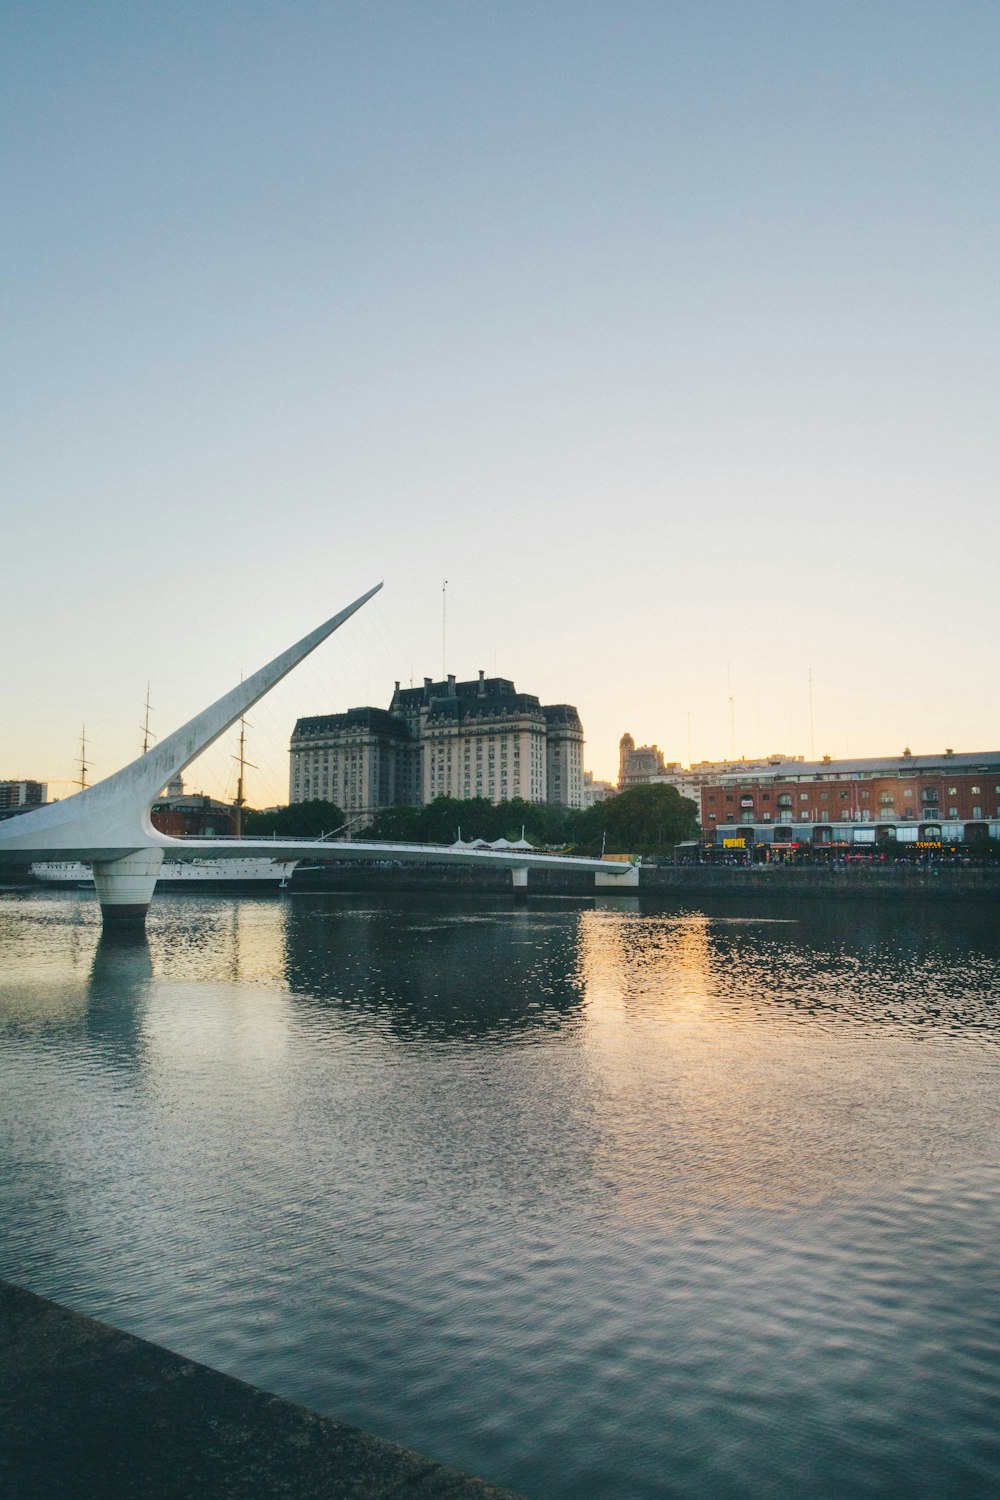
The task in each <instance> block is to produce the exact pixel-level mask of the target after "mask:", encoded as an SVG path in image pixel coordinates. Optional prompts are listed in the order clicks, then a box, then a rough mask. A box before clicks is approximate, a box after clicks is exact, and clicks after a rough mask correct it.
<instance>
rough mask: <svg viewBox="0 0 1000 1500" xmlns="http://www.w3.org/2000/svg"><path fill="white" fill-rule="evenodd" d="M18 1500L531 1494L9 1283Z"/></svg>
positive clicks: (1, 1477)
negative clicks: (477, 1475)
mask: <svg viewBox="0 0 1000 1500" xmlns="http://www.w3.org/2000/svg"><path fill="white" fill-rule="evenodd" d="M0 1351H2V1358H0V1431H2V1432H3V1434H4V1439H3V1442H2V1443H0V1494H2V1495H3V1496H4V1497H10V1500H31V1497H36V1500H43V1497H51V1500H56V1497H58V1500H95V1497H98V1496H102V1497H103V1496H108V1497H111V1496H114V1497H115V1500H151V1497H154V1496H155V1497H156V1500H192V1497H195V1496H197V1497H198V1500H251V1497H252V1500H278V1497H279V1496H282V1497H287V1500H400V1497H401V1496H403V1495H405V1496H406V1497H407V1500H518V1497H517V1496H516V1495H513V1494H512V1493H511V1492H510V1491H509V1490H501V1489H497V1488H496V1486H494V1485H492V1484H487V1483H485V1482H484V1481H483V1480H480V1479H473V1478H470V1477H469V1476H468V1475H465V1474H462V1473H460V1472H459V1471H458V1470H456V1469H449V1468H445V1467H444V1466H443V1465H441V1464H438V1463H435V1462H434V1461H433V1459H429V1458H424V1457H423V1456H422V1455H421V1454H419V1453H412V1452H410V1451H409V1449H406V1448H399V1447H397V1446H396V1445H395V1444H394V1443H389V1442H386V1441H384V1440H383V1439H382V1438H377V1437H371V1436H370V1435H369V1434H368V1433H366V1432H362V1431H361V1430H360V1429H359V1428H357V1427H348V1426H346V1425H345V1424H344V1423H342V1422H336V1421H334V1420H333V1419H332V1418H331V1417H324V1416H320V1415H319V1414H318V1413H317V1412H313V1411H309V1410H307V1409H306V1408H305V1407H303V1406H296V1405H294V1404H293V1403H292V1402H290V1401H282V1400H281V1399H280V1398H279V1397H277V1396H272V1395H270V1394H269V1393H268V1392H267V1391H262V1390H258V1389H257V1387H256V1386H251V1385H246V1384H245V1383H244V1382H243V1381H241V1380H234V1379H233V1378H232V1377H231V1376H229V1375H223V1374H220V1372H219V1371H218V1370H211V1369H209V1368H208V1366H207V1365H201V1364H197V1363H196V1362H195V1361H194V1360H189V1359H183V1358H182V1357H181V1356H180V1355H178V1354H172V1353H171V1352H170V1351H169V1350H167V1349H162V1348H160V1347H159V1346H158V1345H156V1344H150V1343H148V1342H147V1341H146V1340H145V1339H139V1338H134V1337H132V1335H131V1334H127V1333H122V1332H121V1331H120V1330H119V1329H117V1328H111V1327H109V1326H108V1325H107V1324H106V1323H99V1322H96V1321H95V1320H94V1319H93V1318H88V1317H84V1316H83V1315H82V1314H80V1313H76V1312H72V1311H70V1309H69V1308H66V1307H62V1306H60V1305H59V1304H58V1303H56V1302H49V1301H47V1300H46V1299H45V1298H44V1297H36V1296H35V1295H33V1293H31V1292H27V1291H24V1290H22V1289H21V1288H20V1287H16V1286H12V1285H11V1284H10V1283H9V1282H5V1281H0Z"/></svg>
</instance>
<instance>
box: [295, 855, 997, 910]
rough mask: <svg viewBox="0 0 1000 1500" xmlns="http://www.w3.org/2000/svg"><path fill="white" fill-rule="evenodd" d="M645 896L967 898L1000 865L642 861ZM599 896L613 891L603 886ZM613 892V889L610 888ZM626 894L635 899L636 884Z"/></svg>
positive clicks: (398, 876)
mask: <svg viewBox="0 0 1000 1500" xmlns="http://www.w3.org/2000/svg"><path fill="white" fill-rule="evenodd" d="M292 889H293V890H307V891H394V890H420V891H449V892H454V893H456V894H459V893H461V892H462V891H471V892H501V891H509V890H510V889H511V877H510V873H509V872H508V871H506V870H500V869H496V868H491V869H482V870H478V869H468V868H465V869H462V868H460V867H455V866H453V867H451V868H448V867H445V866H440V865H439V866H436V867H435V866H429V867H428V866H418V865H396V866H393V865H385V864H379V865H374V864H373V865H367V864H354V863H351V864H343V865H330V866H327V867H326V868H325V869H323V870H315V871H302V872H296V874H295V875H294V877H293V879H292ZM528 890H529V891H532V892H534V893H535V894H536V895H559V896H592V895H593V894H594V877H593V875H590V874H587V873H585V872H584V871H581V872H580V874H579V875H577V874H574V873H567V872H564V871H562V870H559V871H538V870H532V871H531V872H530V873H529V875H528ZM639 892H640V894H643V893H644V894H647V895H654V894H662V895H669V896H677V897H684V896H707V895H715V896H741V895H751V894H752V895H754V896H781V897H794V898H802V899H809V898H811V899H822V900H826V899H829V898H830V897H836V898H854V899H859V900H864V901H872V900H893V901H895V900H899V899H901V898H902V899H917V900H922V901H923V900H927V899H932V900H938V899H941V900H969V899H972V898H977V897H981V898H986V899H991V900H996V899H997V898H998V897H1000V869H978V868H973V867H971V866H970V867H962V866H958V867H953V866H949V865H946V866H941V867H937V866H934V865H847V866H843V867H836V868H826V869H819V868H813V869H808V868H803V867H795V866H789V865H755V866H753V867H751V868H749V869H747V868H743V867H740V866H729V865H723V866H720V867H718V868H712V867H711V866H707V865H682V866H676V867H675V866H672V865H667V866H659V865H643V866H642V868H641V870H640V873H639ZM601 894H602V895H607V894H609V893H608V892H607V891H602V892H601ZM611 894H613V892H612V893H611ZM623 894H626V895H630V896H634V895H635V894H636V892H635V889H634V888H631V889H630V890H628V891H626V892H624V893H623Z"/></svg>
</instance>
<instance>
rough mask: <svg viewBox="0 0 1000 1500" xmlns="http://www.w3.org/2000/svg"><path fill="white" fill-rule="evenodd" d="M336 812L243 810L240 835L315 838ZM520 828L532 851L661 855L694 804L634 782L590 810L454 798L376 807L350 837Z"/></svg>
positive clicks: (693, 831) (333, 824) (682, 830)
mask: <svg viewBox="0 0 1000 1500" xmlns="http://www.w3.org/2000/svg"><path fill="white" fill-rule="evenodd" d="M345 822H346V819H345V817H344V814H343V812H342V811H341V809H340V808H339V807H337V806H336V804H335V803H333V802H324V801H321V800H319V799H315V800H313V801H311V802H293V803H292V804H291V805H290V806H288V807H280V808H276V809H274V810H273V811H271V812H248V813H247V815H246V818H245V820H244V828H245V830H246V833H247V834H248V835H251V834H252V835H254V836H256V837H261V836H263V837H267V836H268V835H270V834H272V833H273V834H277V835H278V836H279V837H285V838H315V837H318V836H319V835H320V834H323V833H333V832H335V831H337V830H339V829H342V828H343V827H344V824H345ZM522 832H523V833H524V836H525V838H526V839H528V840H529V842H530V843H532V844H536V845H537V846H538V847H540V848H545V847H558V848H569V849H572V850H574V851H575V852H577V853H579V854H591V855H594V854H600V853H601V852H602V850H603V851H604V852H606V853H608V854H664V853H667V852H668V851H669V850H671V849H672V848H673V847H674V845H675V844H679V843H681V842H682V841H683V840H684V839H692V838H695V837H696V836H697V832H698V815H697V810H696V808H695V804H694V803H693V802H692V801H691V800H690V799H689V798H687V797H682V796H681V794H680V792H679V791H678V790H677V788H676V787H673V786H639V787H631V788H630V789H629V790H628V791H625V792H619V793H618V795H617V796H615V797H609V798H608V799H607V801H605V802H596V803H595V804H594V805H593V807H588V808H575V807H561V806H559V805H557V804H554V803H548V802H525V801H524V800H523V799H522V798H520V797H514V798H512V799H511V800H510V801H507V802H497V803H494V802H490V801H488V800H487V799H486V798H485V797H471V798H467V799H466V800H464V801H460V800H459V799H458V798H455V797H436V798H435V799H434V801H433V802H428V803H427V804H426V805H425V806H423V807H409V806H397V807H386V808H383V810H382V811H381V812H379V813H378V814H377V815H376V816H375V817H374V818H373V819H372V820H371V822H370V823H369V824H368V826H367V827H366V828H363V829H362V828H359V827H357V826H352V827H351V828H350V829H348V836H349V837H351V838H360V839H364V838H371V839H392V840H398V841H399V842H402V843H414V844H452V843H454V842H455V840H456V839H457V838H458V837H459V835H460V834H461V837H462V838H463V839H464V840H465V841H466V843H471V842H472V840H473V839H477V838H481V839H486V840H487V841H488V842H490V843H492V842H493V841H494V840H496V839H500V838H504V839H508V840H509V841H510V842H511V843H513V842H514V840H515V839H519V838H520V837H521V834H522Z"/></svg>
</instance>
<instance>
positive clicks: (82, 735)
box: [77, 724, 90, 792]
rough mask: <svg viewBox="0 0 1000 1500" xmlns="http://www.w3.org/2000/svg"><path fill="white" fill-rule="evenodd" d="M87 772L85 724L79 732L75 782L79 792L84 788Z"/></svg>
mask: <svg viewBox="0 0 1000 1500" xmlns="http://www.w3.org/2000/svg"><path fill="white" fill-rule="evenodd" d="M89 770H90V767H89V766H88V765H87V726H86V724H84V726H83V728H82V729H81V730H80V776H79V779H78V781H77V785H78V786H79V788H80V790H81V792H82V791H84V790H85V788H86V785H87V772H88V771H89Z"/></svg>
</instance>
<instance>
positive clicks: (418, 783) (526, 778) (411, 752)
mask: <svg viewBox="0 0 1000 1500" xmlns="http://www.w3.org/2000/svg"><path fill="white" fill-rule="evenodd" d="M290 753H291V771H290V781H289V800H290V801H291V802H305V801H308V800H309V799H310V798H313V797H320V798H323V799H324V800H326V801H330V802H335V803H336V804H337V805H338V806H339V807H341V808H342V809H343V811H344V813H345V816H346V817H348V818H349V819H351V820H352V821H353V820H355V819H358V820H360V819H365V818H370V817H372V816H374V815H375V813H377V812H378V811H379V810H380V809H382V808H384V807H392V806H394V805H398V804H406V805H409V806H421V805H423V804H425V803H428V802H433V800H434V798H435V797H455V798H458V799H461V800H465V799H468V798H471V797H485V798H488V799H489V801H491V802H505V801H508V800H510V799H511V798H514V797H521V798H523V799H524V800H525V801H526V802H545V801H552V802H558V803H561V804H562V805H564V806H567V807H581V806H582V805H583V726H582V724H581V723H580V716H579V714H578V713H577V711H576V709H575V708H573V707H572V705H570V704H555V705H553V706H551V707H544V706H543V705H542V704H541V703H540V701H539V700H538V698H536V697H535V696H534V695H533V694H531V693H519V692H518V691H517V690H516V688H515V686H514V683H513V682H511V681H510V680H509V679H508V678H505V677H487V676H486V674H485V673H484V672H480V673H479V676H478V678H476V679H473V680H471V681H469V682H459V681H457V679H456V678H455V677H454V676H451V675H450V676H448V677H447V678H446V679H445V680H444V681H441V682H435V681H434V680H433V679H432V678H430V677H425V678H424V681H423V685H422V686H421V687H410V688H401V687H400V685H399V683H398V682H397V683H396V686H395V691H394V693H393V695H392V701H391V703H390V704H389V707H388V709H379V708H352V709H348V710H347V712H346V713H342V714H325V715H321V716H319V717H315V718H305V719H299V720H298V722H297V723H296V725H295V729H294V732H293V734H292V741H291V747H290Z"/></svg>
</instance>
